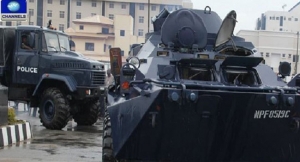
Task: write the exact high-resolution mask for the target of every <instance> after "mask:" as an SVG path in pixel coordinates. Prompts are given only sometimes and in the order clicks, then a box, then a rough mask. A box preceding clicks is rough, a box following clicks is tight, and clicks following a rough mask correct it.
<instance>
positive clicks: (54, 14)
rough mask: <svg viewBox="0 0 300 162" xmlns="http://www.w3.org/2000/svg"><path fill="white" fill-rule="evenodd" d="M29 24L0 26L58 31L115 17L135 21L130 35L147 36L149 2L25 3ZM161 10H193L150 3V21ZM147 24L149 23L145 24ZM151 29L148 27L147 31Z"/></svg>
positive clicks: (157, 0) (180, 2) (185, 2)
mask: <svg viewBox="0 0 300 162" xmlns="http://www.w3.org/2000/svg"><path fill="white" fill-rule="evenodd" d="M27 2H28V13H29V20H28V22H2V23H1V25H6V26H14V25H20V24H23V25H24V24H33V25H40V26H46V25H47V23H48V21H49V19H51V20H52V22H53V25H55V26H57V27H58V28H59V29H60V30H65V29H67V28H69V27H74V26H76V25H75V24H73V23H72V20H75V19H81V18H84V17H89V16H93V15H101V16H105V17H108V18H110V19H112V20H114V17H115V15H131V17H133V20H134V28H133V34H134V35H136V36H144V35H145V34H146V33H147V32H148V24H149V23H150V20H149V19H148V0H109V1H104V0H28V1H27ZM164 7H167V8H168V9H169V10H174V9H176V8H192V7H193V4H192V2H191V0H150V6H149V9H150V11H149V12H150V18H151V17H153V16H156V15H157V14H158V13H159V12H160V11H161V10H162V9H163V8H164ZM148 22H149V23H148ZM149 30H152V26H151V24H150V29H149Z"/></svg>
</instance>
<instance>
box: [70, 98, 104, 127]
mask: <svg viewBox="0 0 300 162" xmlns="http://www.w3.org/2000/svg"><path fill="white" fill-rule="evenodd" d="M99 113H100V102H99V100H95V101H91V102H87V103H86V104H84V106H83V105H81V107H80V111H79V112H78V113H76V114H74V116H73V119H74V121H75V122H76V123H77V125H93V124H94V123H96V122H97V120H98V116H99Z"/></svg>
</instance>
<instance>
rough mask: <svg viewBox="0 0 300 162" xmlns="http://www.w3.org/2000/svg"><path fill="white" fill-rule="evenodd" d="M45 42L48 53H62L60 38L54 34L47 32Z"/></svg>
mask: <svg viewBox="0 0 300 162" xmlns="http://www.w3.org/2000/svg"><path fill="white" fill-rule="evenodd" d="M45 40H46V44H47V50H48V51H55V52H57V51H60V48H59V42H58V37H57V35H56V34H54V33H50V32H45Z"/></svg>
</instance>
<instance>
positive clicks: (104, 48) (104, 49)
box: [103, 44, 106, 52]
mask: <svg viewBox="0 0 300 162" xmlns="http://www.w3.org/2000/svg"><path fill="white" fill-rule="evenodd" d="M103 52H106V44H104V46H103Z"/></svg>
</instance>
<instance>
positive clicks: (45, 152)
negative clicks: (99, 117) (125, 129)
mask: <svg viewBox="0 0 300 162" xmlns="http://www.w3.org/2000/svg"><path fill="white" fill-rule="evenodd" d="M17 117H18V118H20V119H24V120H27V121H30V123H31V127H32V130H33V139H31V140H27V141H24V142H21V143H20V144H14V145H12V146H7V147H4V148H3V149H0V162H2V161H5V162H6V161H7V162H35V161H56V162H65V161H68V162H73V161H89V162H92V161H98V162H99V161H102V158H101V154H102V149H101V146H102V133H103V131H102V122H101V121H98V122H97V123H96V124H95V125H94V126H89V127H86V126H85V127H77V126H76V123H74V122H71V121H70V122H69V123H68V125H67V126H66V127H65V128H64V129H63V130H61V131H56V130H47V129H45V128H44V127H43V126H42V125H41V123H40V121H39V118H37V117H32V116H29V114H28V112H24V111H19V112H18V115H17Z"/></svg>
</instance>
